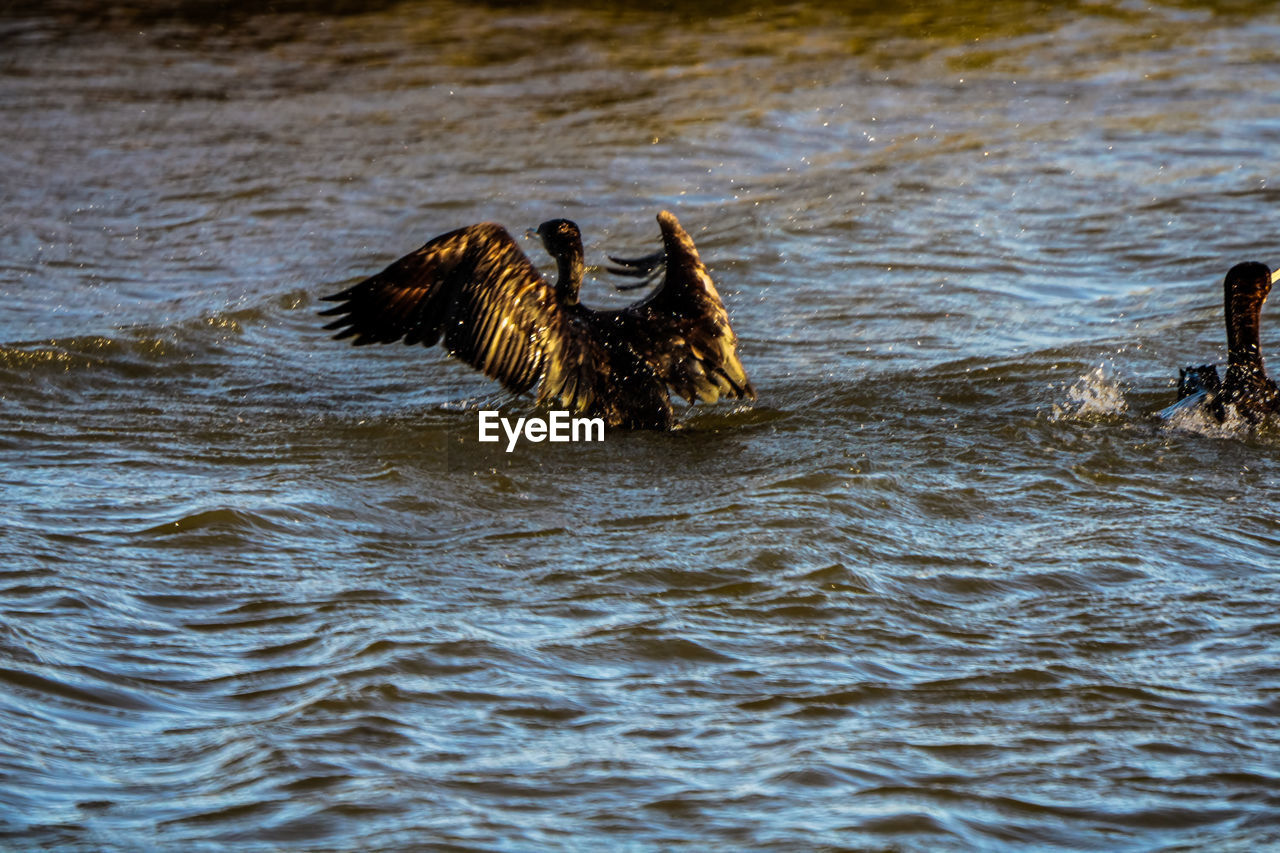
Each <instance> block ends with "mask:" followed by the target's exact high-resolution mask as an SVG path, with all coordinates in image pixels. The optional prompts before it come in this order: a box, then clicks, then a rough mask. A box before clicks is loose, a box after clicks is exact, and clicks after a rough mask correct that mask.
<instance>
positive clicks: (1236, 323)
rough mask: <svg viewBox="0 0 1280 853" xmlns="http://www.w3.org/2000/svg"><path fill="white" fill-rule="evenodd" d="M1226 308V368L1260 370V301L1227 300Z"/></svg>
mask: <svg viewBox="0 0 1280 853" xmlns="http://www.w3.org/2000/svg"><path fill="white" fill-rule="evenodd" d="M1226 308H1227V311H1226V314H1227V364H1228V366H1229V367H1238V368H1240V369H1242V370H1248V369H1251V368H1256V369H1261V368H1262V336H1261V332H1260V327H1261V322H1260V315H1261V313H1262V303H1261V301H1259V300H1253V299H1230V298H1228V301H1227V306H1226Z"/></svg>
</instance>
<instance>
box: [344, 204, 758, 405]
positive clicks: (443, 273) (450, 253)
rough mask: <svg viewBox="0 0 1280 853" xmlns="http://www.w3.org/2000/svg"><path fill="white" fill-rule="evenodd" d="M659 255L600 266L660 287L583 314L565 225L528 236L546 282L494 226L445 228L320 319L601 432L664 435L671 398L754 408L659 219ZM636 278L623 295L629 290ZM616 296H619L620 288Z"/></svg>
mask: <svg viewBox="0 0 1280 853" xmlns="http://www.w3.org/2000/svg"><path fill="white" fill-rule="evenodd" d="M658 224H659V226H660V227H661V229H662V250H661V251H659V252H656V253H654V254H652V255H647V256H645V257H642V258H633V259H624V258H612V257H611V260H613V261H614V262H615V263H616V264H618V265H619V266H618V267H613V268H610V269H611V271H612V272H615V273H618V274H621V275H627V276H632V277H636V278H640V279H644V280H645V281H650V280H655V279H657V278H658V277H659V276H661V278H662V282H661V284H660V285H659V286H658V287H656V288H655V289H654V290H653V292H652V293H650V294H649V295H648V296H646V297H645V298H644V299H642V300H640V301H639V302H637V303H635V304H633V305H630V306H628V307H626V308H622V309H617V310H601V311H597V310H592V309H590V308H588V307H586V306H585V305H583V304H581V303H580V302H579V301H578V290H579V289H580V288H581V286H582V280H583V275H584V273H585V269H586V267H585V255H584V252H583V247H582V235H581V232H580V231H579V230H578V226H577V225H575V224H574V223H572V222H570V221H569V220H567V219H553V220H550V221H548V222H544V223H542V224H541V225H540V226H538V229H537V235H538V236H539V237H541V238H542V243H543V245H544V246H545V247H546V250H547V252H548V253H549V254H550V255H551V256H552V257H553V258H554V259H555V261H556V266H557V271H558V276H557V279H556V281H555V282H554V284H552V283H549V282H547V281H546V280H545V279H544V278H543V277H542V275H541V274H540V273H539V272H538V269H537V268H536V267H535V266H534V265H533V263H532V262H531V261H530V260H529V259H528V258H527V257H526V256H525V254H524V253H523V252H522V251H520V248H519V246H517V245H516V242H515V240H513V239H512V237H511V235H510V234H509V233H508V232H507V230H506V229H505V228H503V227H502V226H501V225H497V224H495V223H492V222H485V223H480V224H478V225H470V226H467V227H466V228H460V229H458V230H457V231H450V232H449V233H447V234H442V235H440V236H439V237H436V238H434V239H433V240H431V241H429V242H428V243H426V245H424V246H422V248H420V249H418V250H417V251H415V252H412V253H411V254H408V255H406V256H404V257H403V258H401V259H400V260H398V261H396V262H395V263H393V264H391V265H390V266H389V267H387V268H386V269H384V270H383V271H382V272H380V273H378V274H377V275H374V276H371V277H370V278H367V279H365V280H364V281H361V282H359V283H357V284H355V285H353V286H351V287H349V288H347V289H346V290H344V291H342V292H341V293H336V294H333V295H332V296H326V297H324V299H325V300H327V301H331V302H337V303H339V304H338V305H337V306H335V307H333V308H330V309H328V310H326V311H323V312H321V313H322V314H323V315H325V316H332V317H336V318H337V319H335V320H333V321H332V322H330V323H328V324H327V325H326V326H325V328H326V329H329V330H332V331H335V332H336V334H335V335H334V337H335V338H338V339H343V338H351V339H352V343H354V344H355V345H357V346H360V345H363V344H389V343H394V342H396V341H404V343H406V344H422V345H423V346H427V347H430V346H434V345H435V344H436V343H443V345H444V348H445V349H446V350H448V352H449V353H450V354H452V355H454V356H456V357H457V358H460V359H462V360H463V361H465V362H466V363H467V364H470V365H471V366H472V367H475V368H477V369H478V370H480V371H482V372H483V373H484V374H485V375H486V376H488V377H490V378H492V379H496V380H498V381H499V382H501V383H502V384H503V385H504V386H505V387H506V388H508V389H509V390H511V391H513V392H515V393H517V394H522V393H525V392H527V391H530V390H532V389H534V388H535V387H536V388H537V395H538V397H537V399H538V403H539V405H542V406H545V407H552V408H554V407H559V408H563V409H567V410H569V411H571V412H573V413H575V414H578V415H586V416H590V417H603V418H604V420H605V423H606V424H608V425H609V426H615V427H626V428H633V429H635V428H639V429H671V428H672V427H673V426H674V425H675V415H674V411H673V409H672V405H671V394H670V392H671V391H674V392H675V393H676V394H678V395H680V396H681V397H683V398H684V399H685V400H687V401H688V402H689V403H693V402H695V401H699V400H700V401H703V402H707V403H712V402H715V401H716V400H718V399H720V398H721V397H725V398H729V399H755V389H754V388H752V386H751V382H750V381H749V380H748V379H747V374H746V372H745V371H744V370H743V367H742V362H740V361H739V360H738V351H737V350H738V339H737V336H736V335H735V334H734V332H733V329H732V328H731V327H730V326H729V315H728V312H726V311H725V307H724V303H723V302H722V301H721V300H720V294H719V293H717V292H716V287H715V285H714V284H713V283H712V281H711V276H710V275H708V273H707V268H706V267H705V266H704V265H703V263H702V260H701V259H700V258H699V257H698V250H697V249H696V248H695V247H694V245H693V240H692V239H691V238H690V237H689V235H688V233H687V232H686V231H685V230H684V228H682V227H681V226H680V223H679V222H678V221H677V220H676V218H675V216H674V215H672V214H671V213H669V212H668V211H665V210H664V211H662V212H661V213H659V214H658ZM643 284H644V281H642V282H641V283H639V284H636V285H631V286H630V287H641V286H643ZM619 289H629V287H627V286H623V287H620V288H619Z"/></svg>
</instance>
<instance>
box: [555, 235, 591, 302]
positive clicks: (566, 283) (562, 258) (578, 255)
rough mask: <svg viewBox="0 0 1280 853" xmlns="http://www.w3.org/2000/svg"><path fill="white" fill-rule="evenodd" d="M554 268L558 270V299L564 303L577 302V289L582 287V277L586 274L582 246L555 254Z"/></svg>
mask: <svg viewBox="0 0 1280 853" xmlns="http://www.w3.org/2000/svg"><path fill="white" fill-rule="evenodd" d="M556 270H557V272H558V276H557V278H556V293H557V294H559V296H560V301H562V302H563V303H565V304H566V305H575V304H577V302H578V291H579V290H580V289H581V288H582V277H583V276H584V275H585V274H586V265H585V263H584V261H583V256H582V248H581V247H580V246H579V247H575V249H573V250H570V251H568V252H565V253H563V254H560V255H557V256H556Z"/></svg>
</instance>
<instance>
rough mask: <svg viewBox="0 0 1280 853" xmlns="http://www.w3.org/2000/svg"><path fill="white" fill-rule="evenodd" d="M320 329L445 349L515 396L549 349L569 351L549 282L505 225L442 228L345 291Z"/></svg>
mask: <svg viewBox="0 0 1280 853" xmlns="http://www.w3.org/2000/svg"><path fill="white" fill-rule="evenodd" d="M324 298H325V299H326V300H327V301H331V302H338V303H340V304H338V305H337V306H335V307H333V308H330V309H328V310H326V311H323V312H321V313H322V314H323V315H325V316H331V317H336V319H335V320H333V321H332V322H330V323H328V324H327V325H326V326H325V328H326V329H329V330H331V331H334V332H335V335H334V337H335V338H338V339H344V338H354V340H353V343H354V344H356V345H357V346H361V345H365V344H374V343H380V344H385V343H393V342H395V341H398V340H403V341H404V342H405V343H406V344H422V345H423V346H434V345H435V344H436V343H438V342H440V341H441V339H442V338H443V342H444V346H445V348H446V349H447V350H448V351H449V352H450V353H452V354H453V355H455V356H457V357H458V358H460V359H462V360H463V361H466V362H467V363H468V364H470V365H471V366H473V367H475V368H477V369H479V370H481V371H483V372H484V374H485V375H486V376H489V377H490V378H492V379H496V380H498V381H500V382H502V384H503V385H505V386H506V387H507V388H509V389H511V390H512V391H515V392H517V393H520V392H524V391H527V390H529V389H530V388H532V387H533V386H534V385H535V384H537V382H538V380H539V379H540V378H541V377H542V376H543V374H544V372H545V368H546V365H547V359H548V353H549V352H552V351H564V350H568V349H572V348H573V347H571V346H570V345H569V344H570V343H571V342H570V341H566V340H563V338H564V337H565V335H564V328H565V325H566V322H565V318H564V316H563V314H564V311H563V308H562V307H561V306H560V305H559V303H558V302H557V300H556V296H555V290H554V288H553V287H552V286H551V285H550V284H548V283H547V282H546V281H545V280H544V279H543V278H542V276H541V275H540V274H539V273H538V270H537V268H536V267H534V265H533V263H532V262H530V260H529V259H528V258H527V257H526V256H525V254H524V253H523V252H522V251H520V248H519V246H518V245H517V244H516V242H515V240H513V239H512V238H511V235H510V234H509V233H507V230H506V229H505V228H503V227H502V226H501V225H497V224H495V223H491V222H486V223H481V224H479V225H471V226H468V227H466V228H460V229H458V230H457V231H451V232H449V233H447V234H442V235H440V236H439V237H436V238H435V239H433V240H431V241H429V242H428V243H426V244H425V245H424V246H422V247H421V248H420V249H418V250H417V251H415V252H412V253H411V254H408V255H406V256H405V257H403V258H401V259H400V260H398V261H396V262H395V263H393V264H391V265H390V266H388V267H387V268H386V269H384V270H383V271H382V272H380V273H378V274H377V275H374V276H371V277H369V278H367V279H365V280H364V281H361V282H359V283H357V284H355V285H353V286H352V287H349V288H347V289H346V290H344V291H342V292H341V293H336V294H334V295H332V296H326V297H324Z"/></svg>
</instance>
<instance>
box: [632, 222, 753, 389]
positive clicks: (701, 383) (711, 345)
mask: <svg viewBox="0 0 1280 853" xmlns="http://www.w3.org/2000/svg"><path fill="white" fill-rule="evenodd" d="M658 224H659V225H660V226H661V228H662V242H663V247H664V251H665V255H666V276H665V277H664V279H663V282H662V285H661V286H660V287H659V288H658V289H657V290H655V291H654V292H653V293H652V294H651V295H650V296H649V297H648V298H647V299H645V300H643V301H642V302H639V303H637V304H635V305H633V306H631V307H630V308H628V309H626V310H624V311H621V312H619V314H618V315H617V318H616V321H617V322H618V324H619V325H620V326H622V327H623V328H624V329H625V334H627V335H628V336H629V337H630V338H631V339H632V340H634V341H636V345H635V348H636V350H637V351H638V352H641V353H642V354H643V355H644V356H645V358H646V360H647V361H649V363H650V364H651V365H652V366H653V369H654V371H655V372H656V373H657V375H658V377H659V378H661V379H662V381H663V382H665V383H666V384H667V385H668V386H670V387H671V389H672V390H673V391H675V392H676V393H677V394H679V395H680V396H681V397H684V398H685V399H686V400H688V401H689V402H690V403H692V402H693V401H694V400H702V401H703V402H707V403H713V402H715V401H716V400H718V399H719V398H720V397H729V398H733V399H743V398H746V399H750V400H754V399H755V396H756V392H755V388H753V387H752V386H751V382H750V380H748V379H747V374H746V371H745V370H744V369H743V367H742V362H741V361H739V360H738V337H737V335H735V334H734V332H733V329H732V327H730V325H729V314H728V312H727V311H725V307H724V303H723V302H721V301H720V294H719V293H718V292H716V286H715V284H713V283H712V281H711V276H710V275H709V274H708V273H707V268H706V267H705V266H704V265H703V263H702V260H701V259H700V258H699V257H698V250H697V248H695V247H694V245H693V240H692V239H691V238H690V237H689V235H688V233H686V232H685V230H684V228H682V227H681V226H680V223H679V222H678V221H677V220H676V218H675V216H673V215H672V214H671V213H670V212H668V211H665V210H664V211H662V212H661V213H659V214H658ZM646 260H647V259H646Z"/></svg>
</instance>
